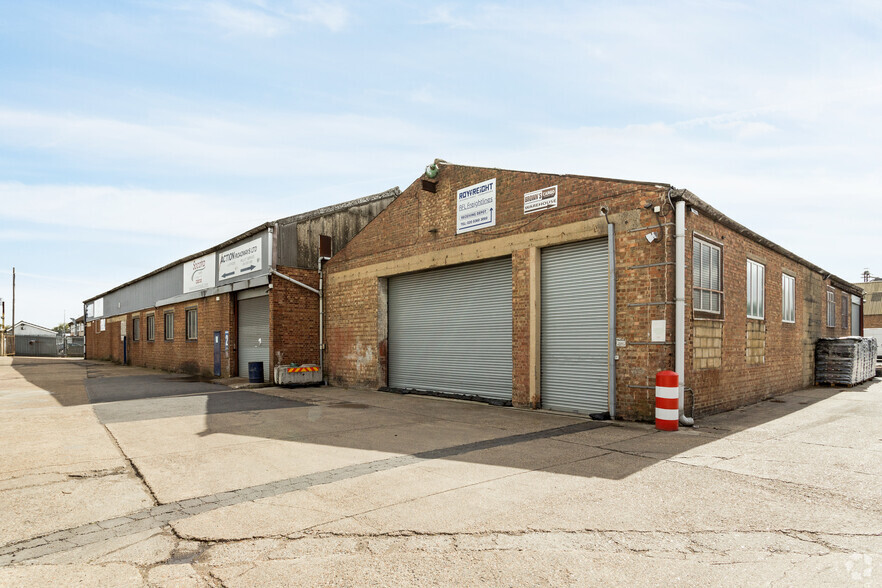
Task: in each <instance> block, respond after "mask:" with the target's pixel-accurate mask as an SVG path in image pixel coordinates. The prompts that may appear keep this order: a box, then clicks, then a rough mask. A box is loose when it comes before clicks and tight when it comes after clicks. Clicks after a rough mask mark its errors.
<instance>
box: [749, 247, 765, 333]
mask: <svg viewBox="0 0 882 588" xmlns="http://www.w3.org/2000/svg"><path fill="white" fill-rule="evenodd" d="M747 318H753V319H764V318H766V266H764V265H763V264H761V263H757V262H755V261H751V260H749V259H748V260H747Z"/></svg>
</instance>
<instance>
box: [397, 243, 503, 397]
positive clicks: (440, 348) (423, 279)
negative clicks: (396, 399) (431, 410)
mask: <svg viewBox="0 0 882 588" xmlns="http://www.w3.org/2000/svg"><path fill="white" fill-rule="evenodd" d="M511 293H512V289H511V258H506V259H498V260H493V261H485V262H480V263H473V264H468V265H462V266H456V267H450V268H443V269H438V270H432V271H428V272H421V273H416V274H408V275H403V276H395V277H393V278H390V279H389V298H388V301H389V385H390V386H391V387H392V388H412V389H415V390H426V391H435V392H445V393H452V394H466V395H474V396H479V397H482V398H487V399H492V400H502V401H509V402H510V401H511V384H512V379H511V378H512V376H511V372H512V359H511V349H512V348H511Z"/></svg>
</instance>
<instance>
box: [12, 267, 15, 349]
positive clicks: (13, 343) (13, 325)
mask: <svg viewBox="0 0 882 588" xmlns="http://www.w3.org/2000/svg"><path fill="white" fill-rule="evenodd" d="M12 355H15V268H12Z"/></svg>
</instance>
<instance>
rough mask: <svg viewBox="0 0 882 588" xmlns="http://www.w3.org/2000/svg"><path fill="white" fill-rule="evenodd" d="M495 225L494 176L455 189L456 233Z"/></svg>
mask: <svg viewBox="0 0 882 588" xmlns="http://www.w3.org/2000/svg"><path fill="white" fill-rule="evenodd" d="M493 226H496V178H493V179H492V180H487V181H486V182H481V183H480V184H475V185H474V186H469V187H468V188H463V189H462V190H457V191H456V234H457V235H458V234H460V233H466V232H468V231H474V230H476V229H483V228H485V227H493Z"/></svg>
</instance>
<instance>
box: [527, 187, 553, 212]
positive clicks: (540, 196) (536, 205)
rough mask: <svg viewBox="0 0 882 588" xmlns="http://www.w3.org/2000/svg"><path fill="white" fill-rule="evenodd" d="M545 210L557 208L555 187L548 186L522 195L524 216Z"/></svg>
mask: <svg viewBox="0 0 882 588" xmlns="http://www.w3.org/2000/svg"><path fill="white" fill-rule="evenodd" d="M546 208H557V186H550V187H548V188H542V189H541V190H536V191H534V192H527V193H526V194H524V214H528V213H531V212H536V211H539V210H545V209H546Z"/></svg>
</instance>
